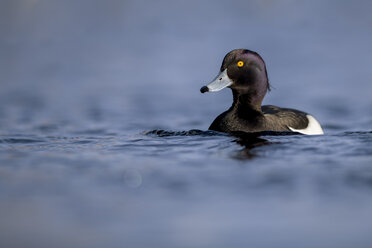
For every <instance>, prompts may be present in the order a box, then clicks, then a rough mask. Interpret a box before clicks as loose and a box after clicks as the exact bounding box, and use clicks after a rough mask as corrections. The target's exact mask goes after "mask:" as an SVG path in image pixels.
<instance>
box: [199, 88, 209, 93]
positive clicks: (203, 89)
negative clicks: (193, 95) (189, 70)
mask: <svg viewBox="0 0 372 248" xmlns="http://www.w3.org/2000/svg"><path fill="white" fill-rule="evenodd" d="M208 91H209V89H208V87H207V86H203V87H201V89H200V92H201V93H205V92H208Z"/></svg>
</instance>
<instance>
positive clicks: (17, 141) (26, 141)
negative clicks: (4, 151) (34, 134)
mask: <svg viewBox="0 0 372 248" xmlns="http://www.w3.org/2000/svg"><path fill="white" fill-rule="evenodd" d="M41 142H45V141H44V140H41V139H29V138H6V139H0V143H4V144H32V143H41Z"/></svg>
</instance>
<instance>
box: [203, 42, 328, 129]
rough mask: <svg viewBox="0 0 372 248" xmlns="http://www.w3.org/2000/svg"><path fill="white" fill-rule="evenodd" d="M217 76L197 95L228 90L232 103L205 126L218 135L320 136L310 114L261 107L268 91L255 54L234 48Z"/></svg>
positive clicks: (263, 70)
mask: <svg viewBox="0 0 372 248" xmlns="http://www.w3.org/2000/svg"><path fill="white" fill-rule="evenodd" d="M220 71H221V72H220V74H219V75H218V77H216V79H215V80H214V81H213V82H212V83H210V84H209V85H207V86H204V87H202V89H201V92H202V93H204V92H207V91H218V90H221V89H223V88H225V87H230V88H231V89H232V92H233V104H232V106H231V107H230V109H229V110H227V111H226V112H224V113H222V114H220V115H219V116H218V117H217V118H216V119H215V120H214V121H213V123H212V124H211V126H210V127H209V129H210V130H215V131H220V132H226V133H230V132H236V131H243V132H261V131H292V132H299V133H303V134H309V135H311V134H323V130H322V128H321V126H320V124H319V122H318V121H317V120H316V119H315V118H314V117H313V116H311V115H309V114H307V113H305V112H302V111H299V110H295V109H288V108H279V107H276V106H271V105H268V106H261V103H262V100H263V98H264V96H265V94H266V91H267V90H268V89H269V88H270V86H269V82H268V78H267V72H266V66H265V63H264V61H263V60H262V58H261V57H260V56H259V55H258V54H257V53H255V52H252V51H249V50H245V49H238V50H233V51H231V52H230V53H228V54H227V55H226V56H225V58H224V61H223V63H222V66H221V70H220Z"/></svg>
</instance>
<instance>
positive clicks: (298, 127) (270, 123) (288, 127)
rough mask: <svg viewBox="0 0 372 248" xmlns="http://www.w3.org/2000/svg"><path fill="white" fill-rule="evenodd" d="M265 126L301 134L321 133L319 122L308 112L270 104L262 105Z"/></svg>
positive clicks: (270, 128) (268, 128)
mask: <svg viewBox="0 0 372 248" xmlns="http://www.w3.org/2000/svg"><path fill="white" fill-rule="evenodd" d="M262 112H263V113H264V116H265V128H266V129H267V130H271V131H293V132H299V133H303V134H308V135H311V134H313V135H314V134H323V130H322V128H321V126H320V124H319V122H318V121H317V120H316V119H315V118H314V117H313V116H312V115H310V114H308V113H305V112H302V111H299V110H296V109H289V108H279V107H276V106H272V105H266V106H262Z"/></svg>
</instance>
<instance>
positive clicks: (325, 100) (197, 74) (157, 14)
mask: <svg viewBox="0 0 372 248" xmlns="http://www.w3.org/2000/svg"><path fill="white" fill-rule="evenodd" d="M371 6H372V4H371V3H370V1H368V0H365V1H363V0H358V1H353V2H350V1H343V0H341V1H312V2H311V3H306V2H305V1H296V0H282V1H271V0H260V1H258V0H257V1H238V0H234V1H228V2H223V1H203V2H202V3H201V2H199V1H188V2H180V1H166V0H164V1H119V0H108V1H84V0H82V1H63V2H61V1H53V0H49V1H43V0H12V1H6V0H2V1H1V8H0V9H1V10H0V11H1V15H0V18H1V19H0V25H1V26H0V32H1V38H0V42H1V43H0V51H1V56H0V65H1V66H0V70H1V71H0V77H1V78H0V83H1V93H0V94H1V106H2V107H1V113H2V114H1V117H2V118H1V125H3V126H4V125H8V126H11V127H15V126H14V125H17V122H16V120H14V119H16V118H19V117H20V113H25V115H29V117H28V120H27V121H26V123H27V124H30V122H36V123H34V124H36V125H37V124H43V123H55V122H57V123H59V125H60V123H61V121H62V120H63V121H65V122H69V123H70V122H75V123H74V124H75V125H77V124H78V123H80V122H81V121H82V119H86V118H85V117H83V116H84V115H88V116H92V115H94V116H96V118H98V116H100V117H102V119H106V118H103V116H105V117H107V118H113V119H112V121H114V119H115V118H120V116H121V117H122V116H126V117H125V121H122V122H121V124H120V125H122V126H123V125H127V124H128V123H143V122H145V123H147V124H149V123H151V124H152V125H154V126H159V127H164V128H172V129H183V128H189V129H190V128H200V129H206V128H208V124H209V123H211V121H212V120H213V118H214V117H215V116H216V115H217V114H219V113H221V112H222V111H223V110H224V109H226V108H227V107H228V106H230V104H231V93H230V92H229V91H228V90H226V91H223V92H219V93H217V94H207V95H201V94H200V93H199V89H200V87H201V86H203V85H204V84H205V83H206V82H209V81H210V80H211V79H213V78H214V77H215V75H216V74H217V72H218V70H219V67H220V65H221V63H222V59H223V57H224V55H225V54H226V53H227V52H229V51H230V50H232V49H235V48H247V49H251V50H254V51H257V52H258V53H260V54H261V55H262V57H263V58H264V60H265V61H266V63H267V67H268V72H269V78H270V81H271V83H272V85H273V91H272V92H271V93H269V94H268V95H267V98H266V100H265V102H264V103H265V104H276V105H278V106H283V107H294V108H299V109H302V110H305V111H309V112H311V113H313V114H314V115H315V116H316V117H318V118H319V119H320V121H321V122H322V123H325V124H330V125H337V124H338V123H339V122H341V123H343V124H345V123H346V122H348V121H350V120H352V121H353V123H354V124H355V126H353V127H351V126H350V128H354V127H355V129H358V128H359V127H360V125H363V121H366V120H365V119H363V118H364V116H366V115H363V114H361V113H363V112H364V113H365V111H368V113H369V114H370V113H371V109H372V106H371V101H370V99H369V98H370V92H371V90H372V89H371V87H372V84H371V83H370V82H371V79H372V75H371V70H370V69H369V67H370V60H371V54H372V51H371V49H372V48H371V46H370V44H371V39H372V35H371V32H370V27H371V24H372V17H371V15H370V14H369V13H370V11H371V8H372V7H371ZM185 104H186V106H188V108H184V107H183V106H185ZM208 106H211V107H208ZM181 111H183V112H184V115H185V120H179V121H180V122H175V123H170V121H167V120H169V118H166V117H169V115H172V114H174V113H175V114H177V115H178V114H179V113H180V112H181ZM329 111H332V113H333V114H334V113H335V112H337V113H338V114H339V115H334V116H332V117H329V114H330V113H329ZM359 111H360V112H359ZM26 113H29V114H26ZM31 113H32V114H31ZM165 113H166V114H167V115H166V116H163V115H162V114H165ZM21 116H23V115H22V114H21ZM200 116H204V117H205V118H203V120H204V119H205V120H206V122H203V123H199V122H201V121H203V120H202V119H201V118H200ZM23 118H26V117H25V116H23ZM144 118H145V119H146V118H148V120H146V121H144ZM150 118H151V121H149V119H150ZM153 118H155V119H153ZM157 118H159V119H157ZM164 118H166V119H164ZM361 118H362V119H363V120H361ZM76 119H79V120H76ZM120 120H122V119H120ZM188 120H189V121H190V120H193V122H190V123H185V122H187V121H188ZM97 121H99V120H97ZM118 121H119V120H118ZM89 122H90V120H89ZM355 122H357V123H355ZM84 125H85V123H84ZM339 125H342V124H339Z"/></svg>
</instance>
